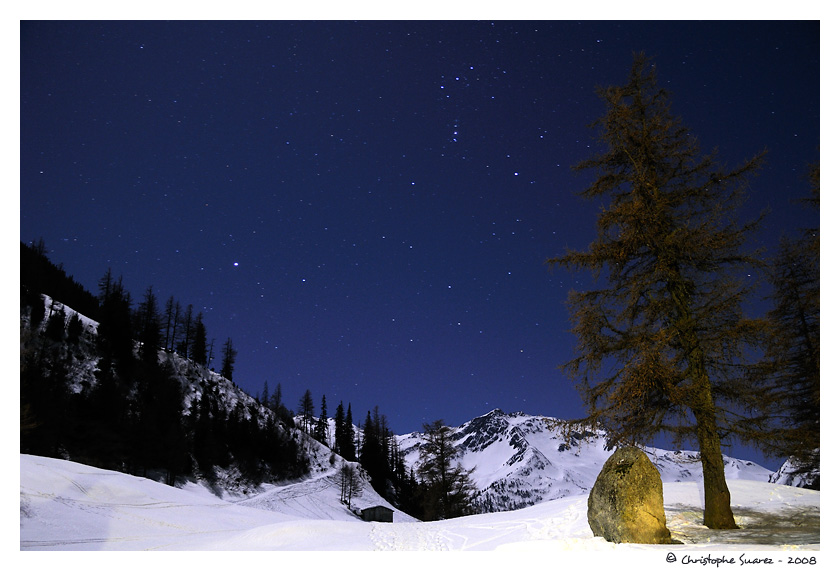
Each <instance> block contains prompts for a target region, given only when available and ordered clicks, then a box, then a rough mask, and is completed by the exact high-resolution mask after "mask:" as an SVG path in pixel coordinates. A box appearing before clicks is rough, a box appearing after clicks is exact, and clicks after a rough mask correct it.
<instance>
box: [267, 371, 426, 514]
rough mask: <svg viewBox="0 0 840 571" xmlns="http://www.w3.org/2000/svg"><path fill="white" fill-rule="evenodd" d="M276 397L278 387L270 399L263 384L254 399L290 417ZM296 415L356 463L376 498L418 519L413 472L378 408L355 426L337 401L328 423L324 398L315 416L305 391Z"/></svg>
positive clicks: (314, 433) (310, 430)
mask: <svg viewBox="0 0 840 571" xmlns="http://www.w3.org/2000/svg"><path fill="white" fill-rule="evenodd" d="M280 394H281V389H280V385H279V384H278V385H277V386H276V388H275V390H274V392H273V393H272V394H271V396H269V394H268V385H267V384H265V385H264V386H263V391H262V394H261V395H257V400H258V401H260V402H262V403H263V404H264V405H267V406H268V407H269V408H272V407H278V414H280V415H281V416H282V417H284V418H287V419H289V418H293V415H292V412H291V411H289V410H288V409H286V408H285V407H284V406H283V405H282V403H280ZM297 414H298V419H299V427H300V428H301V430H303V431H304V432H306V433H307V434H309V435H310V436H312V437H313V438H314V439H315V440H317V441H319V442H320V443H322V444H323V445H325V446H327V447H328V448H329V449H330V450H332V451H333V452H334V453H335V454H336V455H338V456H341V457H342V458H344V459H345V460H346V461H348V462H358V463H359V465H360V466H361V467H362V469H364V471H365V472H367V474H368V476H369V478H370V484H371V487H372V488H373V489H374V490H375V491H376V492H377V493H378V494H379V495H380V496H382V497H383V498H385V499H386V500H388V502H390V503H391V504H392V505H394V506H395V507H397V508H399V509H400V510H402V511H403V512H405V513H407V514H409V515H413V516H415V517H421V516H422V512H421V509H420V506H421V501H420V498H419V497H418V494H417V491H418V489H419V483H418V481H417V479H416V478H415V476H414V473H413V472H412V471H411V470H408V469H407V467H406V464H405V454H404V453H403V451H402V450H401V449H400V447H399V445H398V443H397V438H396V435H395V434H394V433H393V431H392V430H391V429H390V427H389V426H388V420H387V418H386V416H385V415H384V414H382V413H380V412H379V407H378V406H375V407H374V408H373V412H372V413H371V411H367V415H366V417H365V419H364V421H363V422H359V424H358V425H356V424H354V421H353V408H352V404H351V403H348V404H347V408H346V409H345V407H344V401H340V402H339V403H338V405H337V406H336V408H335V413H334V415H333V417H332V423H330V416H329V409H328V407H327V398H326V395H322V396H321V403H320V409H319V410H318V414H317V415H316V408H315V401H314V399H313V397H312V391H310V390H309V389H307V390H306V391H305V392H304V394H303V396H302V397H301V398H300V400H299V402H298V408H297ZM331 424H332V429H331Z"/></svg>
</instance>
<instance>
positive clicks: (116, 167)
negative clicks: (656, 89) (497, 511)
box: [20, 21, 820, 433]
mask: <svg viewBox="0 0 840 571" xmlns="http://www.w3.org/2000/svg"><path fill="white" fill-rule="evenodd" d="M819 33H820V28H819V22H788V21H763V22H749V21H740V22H726V21H715V22H691V21H677V22H668V21H658V22H644V21H637V22H628V21H615V22H598V21H588V22H571V21H536V22H528V21H361V22H350V21H329V22H313V21H279V22H272V21H208V22H187V21H173V22H162V21H143V22H131V21H122V22H113V21H96V22H84V21H51V22H45V21H27V22H21V25H20V240H22V241H24V242H31V241H33V240H37V239H39V238H43V239H44V241H45V244H46V246H47V249H48V251H49V256H50V259H51V260H52V261H53V262H55V263H58V264H63V266H64V268H65V269H66V270H67V272H68V273H69V274H71V275H73V277H74V278H75V279H76V280H77V281H79V282H80V283H82V284H83V285H84V286H86V287H87V288H88V289H89V290H91V291H93V292H96V291H97V282H98V280H99V278H100V277H102V275H103V274H104V273H105V271H106V270H107V269H108V268H111V269H112V271H113V273H114V274H115V275H119V276H122V278H123V283H124V284H125V285H126V287H127V288H128V290H129V291H130V292H131V294H132V296H133V298H134V300H135V301H139V299H140V298H141V297H142V295H143V292H144V291H145V290H146V288H148V287H149V286H152V287H153V289H154V291H155V293H156V294H157V296H158V299H159V301H160V302H161V305H162V304H163V302H164V301H165V300H166V299H167V298H168V297H169V296H174V298H175V299H176V300H178V301H179V302H180V303H181V304H182V305H184V306H185V305H187V304H192V305H193V308H194V311H196V312H198V311H200V312H201V313H202V314H203V318H204V322H205V324H206V326H207V328H208V337H209V338H211V339H215V347H216V349H217V351H216V354H217V355H220V354H221V351H220V349H221V346H222V344H223V343H224V341H225V339H226V338H228V337H230V338H231V339H232V341H233V344H234V347H235V348H236V350H237V351H238V355H237V359H236V363H235V368H234V375H233V377H234V379H233V380H234V381H235V382H236V383H237V384H238V385H239V386H241V387H243V388H244V389H245V390H246V391H248V392H249V393H250V394H252V395H253V394H255V393H257V392H259V391H261V389H262V387H263V384H264V383H266V382H267V383H268V385H269V389H270V390H271V389H273V388H274V386H275V385H276V384H278V383H279V384H280V385H281V388H282V394H283V401H284V403H285V404H286V406H288V407H290V408H293V409H296V408H297V405H298V401H299V400H300V397H301V396H302V395H303V393H304V391H306V390H307V389H309V390H310V391H311V392H312V394H313V396H314V398H315V401H316V408H318V409H319V405H320V400H321V396H322V395H325V396H326V400H327V408H328V411H329V413H330V414H332V413H333V412H334V411H335V407H336V405H337V404H338V403H339V401H342V402H343V403H344V405H345V407H346V406H347V405H348V403H351V404H352V409H353V414H354V418H355V420H357V421H359V420H362V419H363V417H364V415H365V414H366V412H367V411H369V410H373V407H374V406H378V407H379V410H380V412H381V413H382V414H384V415H385V416H386V417H387V420H388V423H389V425H390V427H391V429H392V430H394V431H395V432H396V433H406V432H410V431H414V430H420V429H421V428H422V424H423V423H424V422H431V421H433V420H435V419H439V418H440V419H444V420H445V421H446V422H447V423H449V424H452V425H457V424H460V423H462V422H465V421H467V420H469V419H471V418H473V417H475V416H478V415H481V414H483V413H485V412H488V411H489V410H492V409H493V408H501V409H502V410H504V411H506V412H514V411H520V410H521V411H524V412H527V413H531V414H545V415H550V416H555V417H560V418H571V417H576V416H579V415H581V414H582V413H583V410H582V405H581V399H580V397H579V395H578V393H577V392H576V390H575V389H574V386H573V384H572V383H571V382H570V381H569V380H567V379H566V378H565V377H564V376H563V374H562V372H561V371H559V370H558V369H557V366H558V365H559V364H561V363H563V362H566V361H568V360H569V359H570V358H571V357H572V355H573V353H574V347H575V342H576V341H575V339H574V337H572V336H571V335H570V334H569V333H568V329H569V328H570V322H569V320H568V314H567V311H566V307H565V301H566V296H567V294H568V292H569V290H570V288H575V287H577V288H583V287H585V285H586V284H587V283H588V279H589V276H588V275H573V274H569V273H567V272H565V271H562V270H554V271H550V270H549V268H548V267H547V266H546V265H545V260H546V259H547V258H549V257H551V256H555V255H558V254H562V253H563V252H565V250H566V248H575V249H582V248H585V247H586V246H587V245H588V244H589V243H590V242H591V241H592V239H593V238H594V235H595V232H594V230H595V220H596V217H597V214H598V204H596V203H591V202H586V201H584V200H583V199H581V198H579V197H578V196H577V193H579V192H580V191H582V190H583V189H584V188H585V187H586V185H587V182H588V181H589V180H591V176H590V175H587V174H583V175H580V174H574V173H573V172H572V170H571V166H572V165H574V164H575V163H577V162H579V161H581V160H583V159H585V158H587V157H590V156H592V155H593V154H594V153H595V152H596V151H597V150H598V146H597V143H596V142H595V141H594V136H595V132H594V131H593V130H592V129H590V128H589V127H588V125H589V124H590V123H591V122H592V121H594V120H595V119H597V118H598V117H599V116H600V115H601V114H602V112H603V104H602V103H601V101H600V100H599V99H598V98H597V96H596V94H595V88H596V86H598V85H602V86H603V85H609V84H620V83H623V82H624V80H625V79H626V77H627V73H628V70H629V67H630V63H631V60H632V53H633V52H634V51H644V52H646V53H647V54H648V55H649V56H651V57H652V58H653V60H654V61H655V63H656V66H657V69H658V74H659V80H660V84H661V85H662V86H663V87H665V88H666V89H668V90H670V91H671V93H672V96H673V107H672V110H673V112H674V113H675V114H676V115H679V116H681V117H682V119H683V121H684V123H685V124H686V125H687V126H689V127H690V128H691V129H692V133H693V134H695V135H696V136H697V137H698V140H699V143H700V146H701V148H702V149H703V150H704V151H711V150H712V149H713V148H717V149H718V152H719V158H720V159H721V161H722V162H724V163H726V164H728V165H729V166H735V165H736V164H738V163H740V162H741V161H742V160H744V159H746V158H748V157H751V156H752V155H754V154H755V153H758V152H760V151H762V150H763V149H765V148H766V149H767V150H768V151H769V154H768V157H767V162H766V163H765V166H764V168H763V170H762V171H761V174H760V176H759V177H758V178H757V179H756V180H755V181H754V182H753V185H752V191H751V196H750V200H749V202H748V203H747V210H746V211H745V216H747V217H752V216H754V215H755V214H756V213H757V212H759V211H760V210H762V209H765V208H769V209H770V211H769V214H768V216H767V218H766V222H765V224H764V225H763V228H762V230H761V232H760V233H759V234H758V235H757V236H756V241H757V244H759V245H762V246H764V247H766V248H768V251H772V249H773V248H775V246H776V244H777V243H778V239H779V237H780V235H782V234H783V233H787V234H793V233H795V232H797V230H798V229H800V228H803V227H806V226H817V225H818V223H819V222H818V216H816V215H815V214H813V213H809V212H808V211H807V210H805V209H803V208H801V207H800V206H797V205H795V204H793V203H792V201H793V200H795V199H797V198H800V197H803V196H805V195H806V194H807V193H808V188H809V187H808V183H807V181H806V179H805V176H806V172H807V167H808V165H809V164H810V163H815V162H817V161H818V160H819V146H820V142H819V127H820V97H819V86H820V71H819V70H820V38H819ZM214 365H215V366H216V368H217V369H218V367H219V366H220V363H219V359H217V360H216V362H215V363H214Z"/></svg>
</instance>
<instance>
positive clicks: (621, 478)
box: [587, 447, 674, 544]
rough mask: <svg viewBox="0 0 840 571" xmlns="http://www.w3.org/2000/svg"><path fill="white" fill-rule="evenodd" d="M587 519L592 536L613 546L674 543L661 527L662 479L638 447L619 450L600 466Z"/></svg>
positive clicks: (668, 533) (662, 520) (663, 518)
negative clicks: (616, 544) (619, 544)
mask: <svg viewBox="0 0 840 571" xmlns="http://www.w3.org/2000/svg"><path fill="white" fill-rule="evenodd" d="M587 517H588V519H589V527H590V528H591V529H592V533H594V534H595V536H596V537H603V538H604V539H606V540H607V541H611V542H613V543H657V544H662V543H674V541H673V540H672V539H671V532H670V531H669V530H668V528H667V527H666V526H665V507H664V504H663V500H662V478H661V477H660V476H659V471H657V469H656V466H654V465H653V463H652V462H651V461H650V459H649V458H648V457H647V455H646V454H645V453H644V452H642V451H641V450H639V449H638V448H633V447H627V448H619V449H618V450H616V452H615V453H614V454H613V455H612V456H610V457H609V458H608V459H607V461H606V462H605V463H604V466H603V468H601V472H600V473H599V474H598V478H597V479H596V480H595V485H594V486H593V487H592V491H591V492H590V493H589V500H588V511H587Z"/></svg>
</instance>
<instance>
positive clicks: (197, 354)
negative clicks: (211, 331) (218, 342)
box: [190, 312, 207, 367]
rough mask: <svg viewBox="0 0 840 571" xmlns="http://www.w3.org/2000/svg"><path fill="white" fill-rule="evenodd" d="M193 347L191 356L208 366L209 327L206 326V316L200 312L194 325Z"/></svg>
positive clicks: (200, 363) (197, 361)
mask: <svg viewBox="0 0 840 571" xmlns="http://www.w3.org/2000/svg"><path fill="white" fill-rule="evenodd" d="M192 337H193V338H192V347H191V348H190V358H191V359H192V360H193V361H195V362H196V363H198V364H199V365H201V366H202V367H206V366H207V328H206V327H205V326H204V316H203V315H202V314H201V312H199V314H198V316H196V318H195V326H194V327H193V336H192Z"/></svg>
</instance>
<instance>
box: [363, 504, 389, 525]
mask: <svg viewBox="0 0 840 571" xmlns="http://www.w3.org/2000/svg"><path fill="white" fill-rule="evenodd" d="M362 519H363V520H365V521H381V522H385V523H394V510H392V509H391V508H386V507H385V506H373V507H370V508H365V509H363V510H362Z"/></svg>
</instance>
